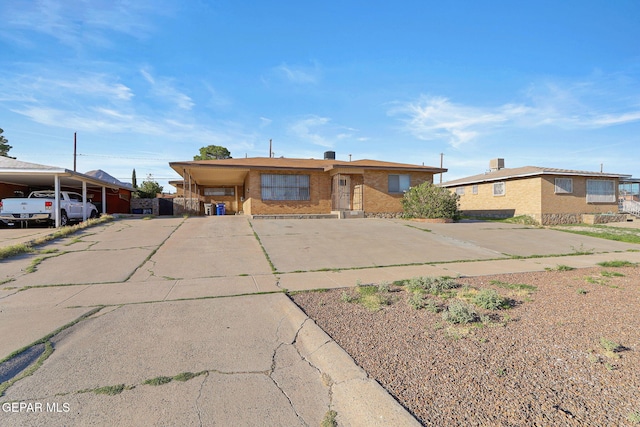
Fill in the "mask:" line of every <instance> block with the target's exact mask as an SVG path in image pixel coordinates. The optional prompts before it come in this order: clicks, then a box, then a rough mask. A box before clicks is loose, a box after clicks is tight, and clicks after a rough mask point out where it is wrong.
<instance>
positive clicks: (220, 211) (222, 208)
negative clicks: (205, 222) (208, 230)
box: [216, 203, 226, 215]
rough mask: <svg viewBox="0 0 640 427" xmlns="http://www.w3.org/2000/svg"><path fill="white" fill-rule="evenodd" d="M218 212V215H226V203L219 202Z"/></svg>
mask: <svg viewBox="0 0 640 427" xmlns="http://www.w3.org/2000/svg"><path fill="white" fill-rule="evenodd" d="M216 213H217V214H218V215H224V214H225V213H226V208H225V206H224V203H218V205H217V209H216Z"/></svg>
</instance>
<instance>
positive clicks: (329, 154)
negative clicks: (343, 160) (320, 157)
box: [324, 151, 336, 160]
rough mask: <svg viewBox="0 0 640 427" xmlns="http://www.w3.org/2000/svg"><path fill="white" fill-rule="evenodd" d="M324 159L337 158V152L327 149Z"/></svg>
mask: <svg viewBox="0 0 640 427" xmlns="http://www.w3.org/2000/svg"><path fill="white" fill-rule="evenodd" d="M324 159H325V160H335V159H336V152H335V151H325V152H324Z"/></svg>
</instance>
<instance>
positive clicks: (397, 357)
mask: <svg viewBox="0 0 640 427" xmlns="http://www.w3.org/2000/svg"><path fill="white" fill-rule="evenodd" d="M455 281H456V283H457V284H459V285H460V287H458V288H456V289H453V290H451V291H447V292H445V293H444V294H440V295H438V296H434V295H431V294H428V293H419V292H418V297H416V296H414V293H416V291H415V290H407V289H408V288H407V287H406V286H402V287H401V286H395V285H392V286H390V289H389V291H386V289H384V286H383V288H382V289H381V290H380V291H378V289H375V291H376V294H378V295H379V297H380V298H379V301H382V305H381V307H380V309H378V310H376V309H375V304H374V305H373V309H372V308H365V306H364V304H363V303H362V301H363V300H362V299H361V300H360V301H358V299H357V298H358V297H359V296H361V295H363V293H362V292H358V290H357V289H356V288H354V289H349V290H341V289H338V290H330V291H326V292H306V293H298V294H294V295H292V299H293V300H294V301H295V302H296V304H298V305H299V306H300V307H301V308H302V309H303V310H304V311H305V312H306V313H307V315H308V316H309V317H311V318H312V319H313V320H315V321H316V323H317V324H318V325H319V326H320V327H322V329H324V330H325V331H326V332H327V333H328V334H329V335H330V336H331V337H332V338H333V339H334V340H335V341H336V342H337V343H338V344H339V345H340V346H342V348H344V349H345V350H346V351H347V352H348V353H349V354H350V355H351V356H352V357H353V358H354V359H355V361H356V363H358V364H359V365H360V366H361V367H362V368H364V369H365V371H366V372H367V373H368V374H369V375H370V376H371V377H373V378H375V379H376V380H377V381H378V382H379V383H380V384H381V385H382V386H384V387H385V388H386V389H387V390H388V391H389V392H390V393H391V394H392V395H393V396H394V397H395V398H396V399H397V400H398V401H399V402H400V403H402V404H403V405H404V406H405V407H406V408H407V409H409V411H411V412H412V413H413V414H414V415H415V416H416V417H417V418H418V419H419V420H420V421H421V422H422V423H423V424H424V425H427V426H524V425H526V426H626V425H628V426H633V425H640V267H616V268H601V267H598V268H590V269H578V270H571V271H547V272H538V273H518V274H508V275H496V276H484V277H474V278H460V279H456V280H455ZM523 285H524V286H523ZM486 289H493V290H495V291H497V292H498V294H499V295H500V296H501V297H504V298H505V300H504V301H503V302H505V301H506V304H504V305H505V307H503V308H499V309H496V310H486V309H482V308H479V307H477V306H473V307H475V309H476V311H477V312H476V315H475V319H474V320H475V321H473V322H471V323H463V324H455V323H451V322H450V321H447V320H444V318H443V312H447V310H448V308H447V307H449V306H450V305H451V304H452V303H453V302H455V301H458V300H461V299H464V300H466V301H467V302H468V304H469V306H472V305H471V303H472V301H473V298H474V297H475V295H477V294H478V291H481V290H486ZM489 295H490V294H489ZM494 295H495V294H494ZM410 301H411V302H413V305H424V306H425V307H424V308H419V309H416V308H413V306H412V305H411V304H410ZM416 301H417V302H418V303H419V304H416Z"/></svg>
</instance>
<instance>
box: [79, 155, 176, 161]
mask: <svg viewBox="0 0 640 427" xmlns="http://www.w3.org/2000/svg"><path fill="white" fill-rule="evenodd" d="M78 156H84V157H105V158H109V159H129V160H159V161H164V162H170V161H174V160H175V159H163V158H153V157H129V156H113V155H109V154H81V153H78Z"/></svg>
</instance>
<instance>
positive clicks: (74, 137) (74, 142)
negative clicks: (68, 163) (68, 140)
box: [73, 132, 78, 172]
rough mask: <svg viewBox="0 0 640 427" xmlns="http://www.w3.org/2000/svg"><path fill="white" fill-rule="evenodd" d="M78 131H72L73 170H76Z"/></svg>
mask: <svg viewBox="0 0 640 427" xmlns="http://www.w3.org/2000/svg"><path fill="white" fill-rule="evenodd" d="M77 133H78V132H74V133H73V171H74V172H75V171H76V158H77V157H78V140H77V135H76V134H77Z"/></svg>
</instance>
